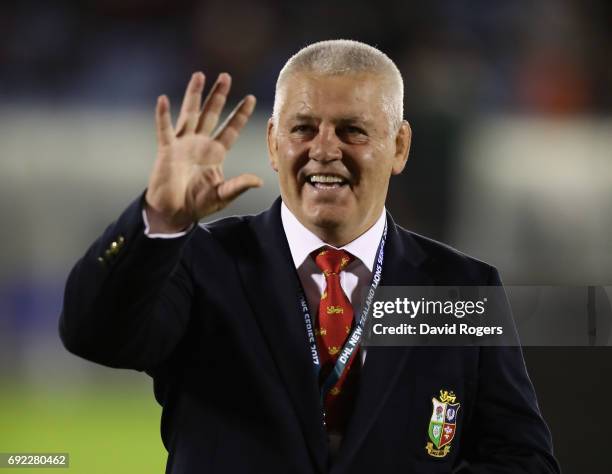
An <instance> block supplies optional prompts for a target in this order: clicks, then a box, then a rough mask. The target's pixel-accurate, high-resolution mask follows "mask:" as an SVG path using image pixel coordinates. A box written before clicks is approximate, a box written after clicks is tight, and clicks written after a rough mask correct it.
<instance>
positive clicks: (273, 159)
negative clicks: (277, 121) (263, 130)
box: [268, 117, 278, 173]
mask: <svg viewBox="0 0 612 474" xmlns="http://www.w3.org/2000/svg"><path fill="white" fill-rule="evenodd" d="M268 160H269V161H270V166H271V167H272V169H273V170H274V171H276V172H277V173H278V148H277V143H276V130H275V129H274V121H273V120H272V117H270V118H269V119H268Z"/></svg>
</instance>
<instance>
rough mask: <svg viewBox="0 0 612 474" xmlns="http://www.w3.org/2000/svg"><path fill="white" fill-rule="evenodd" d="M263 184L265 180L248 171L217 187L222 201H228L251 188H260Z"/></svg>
mask: <svg viewBox="0 0 612 474" xmlns="http://www.w3.org/2000/svg"><path fill="white" fill-rule="evenodd" d="M262 185H263V181H262V179H261V178H260V177H258V176H255V175H254V174H248V173H246V174H241V175H239V176H236V177H235V178H231V179H228V180H227V181H224V182H223V183H221V184H220V185H219V186H218V187H217V194H218V196H219V200H220V201H221V202H223V203H228V202H229V201H232V200H234V199H236V198H237V197H238V196H240V195H241V194H242V193H243V192H245V191H247V190H249V189H251V188H259V187H261V186H262Z"/></svg>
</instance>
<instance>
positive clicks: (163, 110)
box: [155, 95, 174, 145]
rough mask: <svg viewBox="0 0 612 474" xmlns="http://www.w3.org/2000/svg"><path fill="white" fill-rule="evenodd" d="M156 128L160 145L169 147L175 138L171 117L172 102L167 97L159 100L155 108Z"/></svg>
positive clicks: (163, 96)
mask: <svg viewBox="0 0 612 474" xmlns="http://www.w3.org/2000/svg"><path fill="white" fill-rule="evenodd" d="M155 126H156V127H155V128H156V129H157V143H158V144H159V145H169V144H170V143H171V142H172V137H173V136H174V130H173V129H172V118H171V117H170V101H169V100H168V97H166V96H165V95H160V96H159V97H158V98H157V106H156V107H155Z"/></svg>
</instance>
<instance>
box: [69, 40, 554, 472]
mask: <svg viewBox="0 0 612 474" xmlns="http://www.w3.org/2000/svg"><path fill="white" fill-rule="evenodd" d="M203 87H204V77H203V75H202V74H201V73H196V74H194V75H193V77H192V78H191V81H190V83H189V85H188V87H187V91H186V94H185V98H184V100H183V104H182V108H181V111H180V115H179V117H178V120H177V123H176V126H175V127H173V126H172V123H171V119H170V112H169V102H168V99H167V98H166V97H165V96H162V97H160V98H159V100H158V103H157V109H156V123H157V138H158V152H157V159H156V161H155V165H154V167H153V171H152V173H151V176H150V179H149V185H148V188H147V191H146V193H145V194H144V196H142V197H141V198H139V199H137V200H136V201H134V202H133V203H132V204H131V205H130V206H129V207H128V208H127V209H126V210H125V211H124V212H123V214H122V215H121V216H120V217H119V219H118V220H117V221H116V222H115V223H114V224H112V225H111V226H110V227H109V228H108V229H107V230H106V231H105V232H104V234H103V235H102V236H101V237H100V238H99V239H98V240H97V241H96V242H95V243H94V244H93V245H92V246H91V247H90V249H89V250H88V251H87V253H86V254H85V256H84V257H83V258H82V259H81V260H80V261H79V262H78V263H77V264H76V266H75V268H74V269H73V270H72V273H71V275H70V277H69V279H68V283H67V286H66V295H65V301H64V309H63V313H62V316H61V321H60V333H61V336H62V340H63V341H64V344H65V346H66V347H67V348H68V350H70V351H72V352H74V353H75V354H78V355H80V356H82V357H85V358H87V359H89V360H92V361H95V362H98V363H101V364H105V365H108V366H111V367H124V368H132V369H137V370H146V371H147V373H149V374H150V375H151V376H152V377H153V378H154V382H155V395H156V398H157V400H158V401H159V403H160V404H161V405H162V406H163V415H162V438H163V441H164V445H165V447H166V448H167V450H168V453H169V457H168V463H167V472H169V473H192V472H223V473H226V472H237V473H250V472H252V473H259V472H266V473H289V472H290V473H319V472H320V473H323V472H331V473H338V474H340V473H361V472H363V473H366V472H367V473H372V472H382V473H395V472H402V473H409V472H414V473H434V472H436V473H437V472H440V473H441V472H462V473H485V472H487V473H488V472H508V473H510V472H511V473H517V472H525V473H526V472H538V473H539V472H559V469H558V466H557V464H556V461H555V460H554V458H553V456H552V447H551V440H550V434H549V432H548V429H547V427H546V425H545V423H544V421H543V420H542V418H541V415H540V413H539V409H538V407H537V402H536V398H535V394H534V391H533V387H532V386H531V383H530V381H529V378H528V376H527V373H526V370H525V366H524V363H523V359H522V355H521V352H520V349H519V348H516V347H502V348H495V347H488V348H485V347H482V348H478V347H454V348H450V347H448V348H441V347H435V348H423V347H422V348H407V347H386V348H385V347H370V348H367V351H366V350H365V348H362V349H360V350H356V351H355V352H354V353H352V355H351V358H350V360H349V361H348V363H344V364H343V363H341V362H339V361H340V358H339V357H338V353H339V351H340V350H341V349H342V348H343V347H345V346H346V339H347V338H348V337H350V336H351V335H352V334H353V331H354V329H355V325H356V322H355V321H356V320H357V319H358V318H359V310H360V308H359V299H358V297H357V295H358V294H360V292H361V291H362V290H364V289H367V288H368V287H369V286H372V285H374V286H375V284H376V281H377V280H376V278H373V272H374V267H375V264H376V263H377V262H380V261H382V262H383V263H382V281H381V284H382V285H395V286H402V285H500V280H499V276H498V273H497V271H496V270H495V269H494V268H493V267H491V266H489V265H487V264H484V263H482V262H478V261H476V260H474V259H472V258H470V257H467V256H465V255H463V254H460V253H458V252H457V251H455V250H452V249H450V248H448V247H446V246H444V245H442V244H439V243H436V242H434V241H431V240H429V239H426V238H424V237H421V236H418V235H416V234H413V233H410V232H408V231H406V230H404V229H402V228H400V227H398V226H397V225H396V224H395V223H394V222H393V220H392V219H391V216H390V215H389V214H388V213H386V212H385V209H384V202H385V197H386V194H387V187H388V184H389V179H390V177H391V175H393V174H397V173H400V172H401V171H402V169H403V168H404V165H405V163H406V159H407V156H408V150H409V147H410V138H411V131H410V127H409V125H408V123H407V122H405V121H403V120H402V116H403V110H402V102H403V83H402V79H401V75H400V73H399V71H398V70H397V68H396V67H395V65H394V64H393V62H392V61H391V60H390V59H389V58H388V57H387V56H385V55H384V54H383V53H381V52H380V51H378V50H376V49H375V48H372V47H370V46H367V45H365V44H362V43H357V42H354V41H326V42H321V43H316V44H313V45H310V46H308V47H307V48H304V49H303V50H301V51H300V52H298V53H297V54H296V55H295V56H293V57H292V58H291V59H290V60H289V61H288V62H287V64H286V65H285V67H284V68H283V70H282V71H281V73H280V75H279V78H278V82H277V86H276V97H275V103H274V111H273V115H272V118H271V119H270V121H269V123H268V149H269V158H270V163H271V165H272V167H273V168H274V170H276V171H277V173H278V176H279V183H280V189H281V197H282V200H281V199H279V200H277V201H276V202H275V203H274V204H273V205H272V207H271V208H270V209H269V210H267V211H265V212H263V213H261V214H259V215H256V216H243V217H232V218H227V219H222V220H220V221H217V222H214V223H212V224H208V225H202V226H199V225H195V224H194V223H197V221H198V220H200V219H201V218H203V217H206V216H209V215H211V214H212V213H214V212H216V211H217V210H219V209H221V208H223V207H225V206H226V205H227V204H228V203H229V202H231V201H232V200H233V199H235V198H236V197H237V196H239V195H240V194H242V193H243V192H245V191H247V190H248V189H250V188H252V187H257V186H260V185H261V184H262V183H261V180H260V179H259V178H258V177H256V176H253V175H241V176H238V177H234V178H231V179H225V177H224V175H223V169H222V165H223V161H224V159H225V155H226V152H227V151H228V150H229V149H230V147H231V146H232V144H233V143H234V142H235V140H236V139H237V137H238V135H239V132H240V130H241V129H242V127H243V126H244V125H245V124H246V122H247V121H248V118H249V116H250V115H251V113H252V111H253V108H254V105H255V99H254V97H252V96H247V97H245V98H244V100H243V101H242V102H241V103H240V104H239V105H238V106H237V107H236V109H235V110H234V112H233V113H232V114H231V115H230V117H229V118H228V120H227V121H226V122H225V123H224V124H223V125H222V126H221V127H220V128H219V130H218V131H217V132H216V133H214V134H213V130H214V129H215V127H216V125H217V123H218V120H219V116H220V113H221V111H222V109H223V106H224V104H225V100H226V97H227V94H228V92H229V89H230V77H229V75H227V74H221V75H220V76H219V77H218V79H217V81H216V82H215V84H214V85H213V87H212V90H211V92H210V93H209V94H208V97H207V98H206V100H205V101H204V104H203V106H202V107H200V102H201V96H202V90H203ZM336 369H339V370H336ZM438 394H439V395H438ZM436 396H438V397H439V398H440V399H441V400H438V403H439V405H434V413H433V414H432V397H436ZM443 402H444V403H445V404H442V403H443ZM441 407H445V408H444V410H446V411H444V412H443V411H441V410H443V408H441ZM436 410H437V412H436ZM442 413H445V415H444V416H446V418H447V420H446V421H452V422H453V423H450V424H445V425H440V426H444V428H445V429H446V430H447V432H446V434H447V438H450V439H452V442H451V443H449V444H447V445H446V446H444V447H443V446H442V444H443V443H439V444H436V446H433V445H432V443H431V441H430V440H431V436H428V429H429V427H430V424H431V423H430V422H432V420H433V417H436V416H441V414H442ZM432 423H433V422H432ZM431 426H433V425H431ZM434 429H435V427H434ZM440 433H441V432H440V431H439V430H438V431H437V432H436V433H434V435H435V436H438V437H439V436H440ZM434 435H432V436H434ZM451 435H452V436H451Z"/></svg>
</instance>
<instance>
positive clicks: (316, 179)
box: [308, 174, 344, 183]
mask: <svg viewBox="0 0 612 474" xmlns="http://www.w3.org/2000/svg"><path fill="white" fill-rule="evenodd" d="M308 180H309V181H310V182H311V183H344V179H343V178H340V177H339V176H332V175H328V174H314V175H312V176H310V177H309V178H308Z"/></svg>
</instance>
